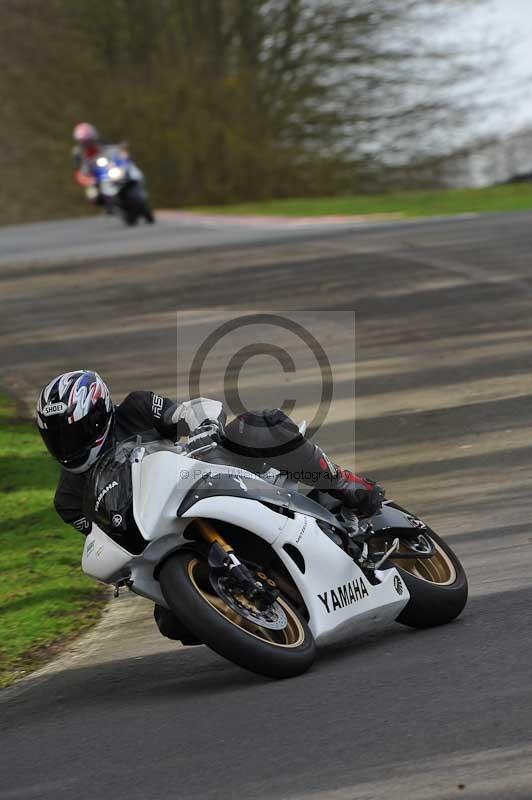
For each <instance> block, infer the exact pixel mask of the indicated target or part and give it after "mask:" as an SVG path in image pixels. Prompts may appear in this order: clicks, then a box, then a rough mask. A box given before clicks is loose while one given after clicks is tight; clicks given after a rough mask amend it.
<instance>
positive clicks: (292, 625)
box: [187, 558, 305, 648]
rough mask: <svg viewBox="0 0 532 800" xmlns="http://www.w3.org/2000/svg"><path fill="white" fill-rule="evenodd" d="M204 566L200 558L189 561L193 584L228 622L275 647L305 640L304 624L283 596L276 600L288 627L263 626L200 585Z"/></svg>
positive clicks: (297, 644) (301, 642)
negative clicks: (279, 639) (276, 628)
mask: <svg viewBox="0 0 532 800" xmlns="http://www.w3.org/2000/svg"><path fill="white" fill-rule="evenodd" d="M200 566H202V562H201V561H200V560H199V559H198V558H193V559H191V560H190V561H189V562H188V565H187V573H188V577H189V580H190V582H191V584H192V585H193V586H194V588H195V589H196V591H197V592H198V594H199V595H200V596H201V597H202V598H203V599H204V600H205V602H206V603H208V604H209V605H210V607H211V608H213V609H214V610H215V611H216V612H217V613H218V614H220V616H222V617H224V619H226V620H227V621H228V622H230V623H231V624H232V625H234V626H235V628H239V629H240V630H241V631H244V632H245V633H247V634H248V635H249V636H253V638H255V639H259V640H260V641H261V642H264V643H265V644H270V645H274V646H275V647H283V648H293V647H299V646H300V645H301V644H303V642H304V640H305V631H304V629H303V625H302V624H301V621H300V619H299V617H298V616H297V614H296V613H295V611H294V610H293V609H292V608H291V607H290V606H289V605H288V603H287V602H286V601H285V600H284V599H283V598H282V597H278V598H277V600H276V602H277V603H279V605H280V606H281V607H282V609H283V611H284V612H285V614H286V618H287V620H288V625H287V626H286V628H284V629H283V630H280V631H276V630H270V629H268V628H262V627H261V626H260V625H257V624H255V623H253V622H252V621H251V620H249V619H246V618H245V617H241V616H240V614H238V613H237V612H236V611H234V610H233V609H232V608H230V607H229V606H228V605H227V604H226V603H224V601H223V600H222V598H221V597H218V595H217V594H215V593H214V591H213V590H212V587H211V586H210V585H209V588H208V589H207V588H205V587H204V586H200V584H199V583H198V580H197V579H196V571H197V568H198V567H200ZM275 637H279V638H281V637H282V638H283V639H284V641H276V640H275Z"/></svg>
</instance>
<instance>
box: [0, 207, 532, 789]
mask: <svg viewBox="0 0 532 800" xmlns="http://www.w3.org/2000/svg"><path fill="white" fill-rule="evenodd" d="M110 222H113V221H109V220H106V221H105V225H107V226H108V227H107V228H106V230H108V231H111V233H109V234H108V238H109V240H110V243H109V244H108V248H107V249H106V248H105V247H103V248H102V247H101V240H98V242H99V243H98V247H99V248H100V249H99V250H98V251H97V252H96V253H95V252H94V250H93V249H92V248H91V245H90V242H89V243H87V241H86V239H84V238H83V236H82V237H81V238H80V239H76V235H74V233H73V230H72V228H71V226H70V224H67V223H62V224H58V225H56V228H55V230H56V234H55V236H56V239H55V244H54V247H53V248H52V245H51V244H50V245H49V246H48V245H47V247H49V251H48V253H47V255H46V258H44V257H43V249H46V248H44V247H43V248H41V247H40V246H39V235H38V234H36V232H35V226H31V230H29V231H28V232H27V233H28V237H29V238H28V237H26V236H25V231H24V229H9V231H8V233H9V248H10V249H9V253H7V252H6V251H4V250H2V235H3V234H2V231H1V230H0V283H1V287H2V289H1V293H2V299H3V304H2V305H3V308H2V318H1V322H0V325H1V329H2V338H1V343H0V358H1V362H2V365H3V374H2V381H3V384H4V385H5V386H7V388H8V389H9V390H11V391H13V392H14V393H15V394H16V395H17V396H18V397H20V398H21V399H22V400H23V401H28V402H29V401H30V400H31V399H32V398H33V397H34V395H35V393H36V391H37V390H38V388H39V386H40V384H41V383H42V382H44V381H45V380H46V379H47V378H49V377H50V375H53V374H55V373H57V372H59V371H62V370H64V369H68V368H69V367H73V368H76V367H77V366H78V365H79V364H82V365H89V366H91V367H93V368H96V369H98V370H99V371H100V372H101V373H102V374H103V375H104V376H105V377H106V379H107V380H108V381H109V382H110V384H111V386H112V388H113V389H114V391H115V393H116V396H117V398H118V399H119V398H120V396H122V395H123V394H124V393H125V392H127V391H129V390H131V389H133V388H142V387H144V388H153V389H157V390H160V391H164V392H168V393H170V394H174V393H175V391H176V388H175V387H176V311H178V310H179V313H180V314H181V315H182V316H181V320H182V321H181V330H184V331H185V334H184V340H185V344H184V350H185V351H186V352H190V349H191V347H193V342H194V339H195V337H196V335H197V333H198V331H201V330H202V327H201V326H202V325H203V322H204V320H205V318H206V317H209V315H211V316H213V317H214V318H215V319H216V320H219V319H224V318H225V319H226V318H228V317H231V315H238V313H240V311H241V310H242V309H245V310H246V311H249V310H251V311H253V310H262V311H264V310H272V311H283V312H285V313H286V312H287V311H290V310H292V309H295V308H296V307H297V308H299V309H307V310H309V309H310V310H313V311H312V315H313V316H314V317H315V318H316V319H317V320H318V321H319V320H320V319H321V320H323V321H324V322H323V324H325V320H330V319H332V320H333V321H332V322H330V328H327V331H328V336H329V334H330V339H331V341H332V342H333V344H332V348H333V351H334V352H335V354H336V356H337V363H338V364H339V366H340V367H342V368H346V365H348V362H349V359H350V358H351V356H350V355H349V353H350V351H349V350H346V352H345V354H344V357H343V360H342V354H341V352H340V351H341V340H340V339H339V338H335V336H336V333H337V329H336V328H335V327H334V319H335V318H334V317H329V316H327V315H326V314H325V312H333V311H336V312H338V315H339V316H338V320H342V319H344V318H345V317H343V316H342V315H345V314H348V313H349V312H350V311H351V310H352V309H355V311H356V365H357V370H356V409H357V425H356V460H357V467H358V468H359V469H363V470H365V471H367V472H368V473H369V474H374V475H375V476H376V477H378V478H379V479H380V481H381V482H382V483H383V484H384V485H385V486H386V488H387V492H388V496H390V497H393V498H394V499H396V500H398V501H399V502H400V503H401V504H403V505H405V506H407V507H410V508H412V509H413V510H415V511H416V512H417V513H418V514H419V515H421V516H424V517H426V518H427V519H428V520H429V522H430V523H431V524H432V525H433V527H434V528H435V529H436V530H439V531H440V533H442V534H443V535H445V536H446V537H448V539H449V541H450V542H451V544H452V546H453V547H454V548H455V550H456V551H457V553H458V554H459V556H460V557H461V559H462V560H463V563H464V565H465V567H466V571H467V573H468V577H469V581H470V601H469V603H468V606H467V607H466V610H465V612H464V614H463V615H462V617H461V618H460V619H459V620H458V621H456V622H455V623H454V624H452V625H449V626H447V627H444V628H441V629H433V630H429V631H423V632H414V631H411V630H408V629H406V628H403V627H400V626H399V625H397V626H393V627H390V628H388V629H387V630H385V631H381V632H379V633H375V634H373V635H369V636H366V637H365V638H364V639H362V640H358V641H356V642H354V643H353V644H351V645H350V646H346V647H343V648H336V649H334V650H330V651H328V652H325V653H323V654H322V656H321V658H320V659H319V660H318V661H317V662H316V664H315V666H314V667H313V668H312V670H311V671H309V672H308V673H307V674H305V675H303V676H301V677H299V678H296V679H293V680H290V681H284V682H272V681H269V680H265V679H262V678H260V677H258V676H254V675H251V674H248V673H246V672H244V671H243V670H241V669H239V668H238V667H236V666H233V665H232V664H230V663H229V662H226V661H224V660H222V659H221V658H219V657H218V656H216V655H215V654H213V653H211V652H210V651H208V650H207V649H206V648H201V647H200V648H187V649H180V650H175V651H174V650H173V646H170V647H168V646H166V643H164V642H163V643H162V644H164V645H165V647H164V648H163V649H161V650H160V651H159V650H158V649H157V647H156V646H155V647H152V648H151V649H150V651H149V652H146V651H144V650H139V652H140V653H141V655H138V653H136V652H135V648H134V647H133V646H132V645H131V643H129V646H128V643H127V642H124V641H123V640H122V639H120V638H119V637H117V640H116V643H115V647H114V655H113V658H112V659H109V658H106V659H105V660H103V661H102V660H100V661H98V659H95V660H94V661H93V662H92V663H84V664H82V665H80V666H77V667H76V668H72V669H63V670H60V671H56V672H54V673H51V674H47V675H43V676H41V677H37V678H34V679H31V680H29V681H27V682H23V683H21V684H19V685H17V686H14V687H12V688H11V689H8V690H5V691H4V692H3V693H1V694H0V737H1V738H0V743H1V746H0V800H66V799H67V798H68V800H71V798H76V800H89V798H90V800H93V799H94V798H101V797H109V798H115V800H122V799H124V800H125V798H128V800H137V798H138V800H141V799H142V800H146V799H149V800H163V799H164V800H166V798H188V799H189V800H214V799H215V798H216V800H224V798H237V797H238V798H242V800H252V799H253V798H257V799H259V798H260V799H261V800H263V799H264V800H266V798H269V799H273V798H275V800H295V799H296V798H298V799H299V798H301V799H302V798H305V800H310V799H314V798H315V800H321V799H322V798H327V799H329V798H330V799H331V800H370V798H384V797H392V798H394V800H425V798H437V800H448V799H449V800H450V799H451V798H468V800H470V799H471V798H483V799H489V800H502V798H504V799H505V800H506V799H507V798H508V799H509V800H517V799H518V798H520V799H521V800H526V799H529V798H531V797H532V669H531V663H532V637H531V635H530V623H531V618H532V612H531V609H532V523H531V522H530V517H531V511H532V475H531V469H530V462H531V433H530V431H531V424H532V369H531V367H532V356H531V344H532V258H531V253H532V224H531V223H532V220H531V218H530V215H527V214H516V215H507V216H505V215H492V216H484V217H471V218H465V219H455V220H452V219H448V220H439V221H424V222H422V223H414V222H413V223H404V224H399V223H390V224H382V225H378V226H374V227H370V226H360V227H358V228H357V227H355V226H347V225H338V226H335V227H329V228H327V229H326V228H321V227H317V228H315V229H310V230H309V229H307V228H301V229H299V230H297V231H296V230H292V231H291V232H290V233H289V234H286V232H283V231H282V230H280V229H274V227H272V228H271V229H269V231H268V235H267V236H265V234H264V228H261V227H260V226H258V227H256V228H253V226H250V227H248V228H246V232H245V235H244V234H243V235H242V237H241V238H240V239H239V238H238V232H237V231H233V232H232V233H231V236H230V237H228V235H227V231H224V229H223V227H222V223H217V224H218V225H219V226H220V227H219V230H217V229H216V226H215V227H214V228H212V229H210V233H209V237H208V241H203V239H202V236H203V233H202V230H201V229H200V228H199V227H198V228H197V229H196V231H195V233H194V232H193V231H189V233H190V239H189V246H188V247H184V246H183V247H181V250H180V252H178V249H179V245H175V246H174V247H173V248H172V247H171V246H170V244H169V243H168V242H167V246H165V247H164V248H162V247H158V245H157V242H156V238H157V236H158V235H161V236H163V238H164V236H165V234H164V233H162V234H158V233H157V228H154V229H153V231H151V230H150V232H149V235H148V234H146V237H147V238H146V240H142V239H141V236H140V235H137V232H134V233H135V236H136V237H137V239H136V240H135V241H136V242H137V244H136V247H135V252H134V253H132V254H131V257H125V256H123V255H122V256H119V255H118V254H117V245H116V238H117V237H121V240H123V237H124V233H123V231H121V230H120V232H118V229H117V231H116V234H114V233H112V231H113V230H114V229H113V228H112V226H110ZM83 224H87V223H86V222H85V223H80V222H77V223H72V225H74V226H75V228H76V230H78V231H79V230H80V226H81V228H83ZM98 224H100V223H99V222H96V223H94V222H91V223H90V225H93V226H94V225H98ZM187 225H189V226H192V228H193V227H194V223H193V222H191V221H188V222H187ZM69 226H70V227H69ZM46 230H48V229H46ZM93 230H96V228H93ZM139 230H143V229H139ZM61 231H63V234H61ZM65 231H68V233H65ZM61 235H63V236H64V237H65V241H66V244H67V245H68V246H66V245H65V247H63V246H62V240H61ZM84 235H85V234H84ZM69 237H70V238H69ZM52 238H53V237H52ZM48 241H51V240H48ZM202 242H203V243H204V244H205V249H203V248H202ZM72 248H73V249H74V250H75V255H72ZM52 250H53V252H52ZM163 250H164V251H165V252H163ZM9 254H11V255H9ZM340 312H341V313H340ZM327 324H329V323H327ZM178 329H179V321H178ZM346 341H347V339H346ZM220 369H221V367H217V366H216V365H213V366H212V367H211V368H210V369H209V371H208V374H207V375H206V385H207V386H212V391H213V392H215V390H216V384H217V382H219V380H220V376H221V375H223V371H222V372H220V371H219V370H220ZM251 375H252V373H251ZM248 380H249V383H250V384H254V381H253V380H252V377H249V376H248ZM276 380H277V381H278V384H279V385H280V384H281V382H282V376H281V377H279V367H278V365H276V364H272V365H271V366H270V372H269V373H268V372H267V371H260V374H258V375H257V379H256V385H257V386H259V388H260V392H261V396H262V397H264V398H265V400H264V404H265V405H268V404H270V403H272V402H273V401H274V400H275V397H276V395H275V388H276V385H277V384H276ZM316 380H317V378H316V376H315V375H313V374H309V373H305V375H304V379H303V378H302V379H301V381H300V383H301V385H302V386H303V388H304V390H305V392H307V391H308V392H310V390H311V389H312V384H313V382H314V383H315V382H316ZM295 383H298V380H295ZM348 384H349V381H348V380H347V379H346V387H347V385H348ZM254 385H255V384H254ZM346 387H344V389H345V391H343V390H342V391H340V393H339V394H338V395H337V397H338V402H337V404H336V405H335V408H334V409H333V411H332V412H331V414H330V416H329V417H328V419H327V421H326V423H325V425H324V427H323V428H322V430H321V431H320V433H319V439H320V441H321V442H322V443H323V444H324V445H325V446H326V447H328V448H329V449H330V451H331V453H332V454H333V455H334V456H335V457H336V458H337V459H338V460H340V459H343V460H346V459H349V453H350V452H352V451H350V447H349V446H348V445H346V440H348V439H349V431H350V428H351V419H350V415H351V409H352V403H351V400H350V398H349V392H348V390H347V388H346ZM251 388H253V387H251ZM284 388H285V387H284V386H283V391H284ZM250 391H251V389H250ZM73 535H74V534H73ZM124 630H126V631H127V627H125V628H124ZM154 641H157V640H154ZM161 641H162V640H161ZM161 646H162V645H161Z"/></svg>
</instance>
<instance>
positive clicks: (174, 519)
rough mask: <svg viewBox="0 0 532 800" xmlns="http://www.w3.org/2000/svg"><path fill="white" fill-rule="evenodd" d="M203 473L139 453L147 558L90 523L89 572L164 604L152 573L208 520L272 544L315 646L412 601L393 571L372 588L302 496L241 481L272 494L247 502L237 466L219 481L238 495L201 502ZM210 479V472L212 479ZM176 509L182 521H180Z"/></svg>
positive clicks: (380, 575)
mask: <svg viewBox="0 0 532 800" xmlns="http://www.w3.org/2000/svg"><path fill="white" fill-rule="evenodd" d="M206 469H209V470H212V465H206V464H204V463H202V462H198V461H194V460H193V459H190V458H187V457H184V456H182V455H179V454H178V453H176V452H172V451H171V450H166V451H163V452H155V453H150V454H147V455H145V456H139V458H138V459H136V460H135V461H134V463H133V464H132V485H133V510H134V516H135V520H136V522H137V525H138V527H139V529H140V531H141V533H142V535H143V537H144V538H145V539H146V541H147V542H148V544H147V546H146V548H145V549H144V551H143V552H142V553H140V554H138V555H133V554H131V553H128V552H127V551H125V550H124V549H123V548H121V547H120V546H119V545H118V544H117V543H116V542H114V541H113V540H112V539H111V538H110V537H109V536H107V535H106V534H105V533H104V532H103V531H100V530H99V529H98V528H97V526H93V531H92V532H91V534H89V536H88V537H87V539H86V542H85V550H84V554H83V569H84V571H85V572H87V573H88V574H89V575H92V576H93V577H95V578H97V579H99V580H102V581H104V582H107V583H114V582H116V581H117V580H118V579H120V578H123V577H128V578H129V581H130V583H131V588H132V590H133V591H134V592H136V593H137V594H141V595H143V596H144V597H148V598H150V599H151V600H153V601H155V602H156V603H159V604H161V605H166V603H165V601H164V599H163V598H162V596H161V591H160V586H159V583H158V581H157V579H156V578H155V576H154V572H155V570H156V567H157V566H158V564H159V563H161V561H163V560H164V559H165V558H166V557H167V555H168V554H169V553H170V552H172V551H174V550H175V549H176V548H177V547H179V546H182V545H183V544H185V542H186V539H185V537H184V535H183V532H184V530H185V528H186V526H187V525H188V524H190V520H191V518H194V517H206V518H210V519H213V520H216V519H218V520H221V521H227V522H231V523H233V524H236V525H239V526H240V527H242V528H244V529H247V530H249V531H251V532H252V533H254V534H255V535H257V536H259V537H260V538H262V539H264V540H265V541H267V542H268V543H269V544H270V546H271V547H272V548H273V550H274V551H275V552H276V553H277V555H278V556H279V558H280V559H281V561H282V562H283V563H284V564H285V566H286V568H287V569H288V571H289V572H290V575H291V576H292V578H293V580H294V582H295V583H296V585H297V587H298V589H299V591H300V593H301V595H302V597H303V600H304V602H305V605H306V607H307V610H308V613H309V626H310V629H311V631H312V633H313V635H314V637H315V639H316V641H317V642H318V643H320V644H321V643H328V642H332V641H336V640H339V639H345V638H347V637H349V636H352V635H356V634H358V633H360V632H362V631H366V630H372V629H373V628H374V627H375V626H376V625H378V624H380V623H385V622H388V621H392V620H394V619H396V618H397V616H398V615H399V614H400V612H401V610H402V609H403V608H404V606H405V605H406V603H407V602H408V600H409V593H408V590H407V588H406V586H405V585H404V583H403V582H402V580H401V578H400V576H399V573H398V571H397V570H396V569H395V568H391V569H386V570H382V571H377V573H376V577H377V579H378V582H377V583H376V585H372V584H370V583H369V580H368V578H367V577H366V576H365V575H364V573H363V572H362V570H361V569H360V568H359V567H358V566H357V565H356V564H355V563H354V561H353V560H352V559H351V558H350V556H348V555H347V553H345V552H344V551H343V550H342V549H341V548H340V547H338V545H336V544H335V543H334V542H332V541H331V540H330V539H329V538H328V537H327V536H326V535H325V534H324V533H323V531H322V530H321V529H320V528H319V525H318V520H320V521H321V520H322V519H325V521H329V518H328V515H327V514H326V513H324V511H322V509H321V508H320V507H319V506H318V509H319V512H320V513H319V515H318V513H317V510H316V508H314V506H316V505H317V504H315V503H313V502H312V501H310V500H309V499H308V498H304V496H303V495H299V496H298V493H287V494H290V495H291V496H290V497H285V496H284V495H283V492H284V491H286V490H282V489H280V487H275V486H271V485H269V484H267V483H266V482H264V481H261V479H260V478H256V477H253V476H251V475H250V476H249V477H248V476H245V477H241V481H242V483H243V484H245V485H246V486H248V487H250V486H252V482H253V481H255V482H257V483H265V487H263V486H260V487H259V486H254V487H253V491H254V492H256V493H258V494H259V495H260V496H264V497H267V499H266V500H265V501H264V502H266V503H268V505H264V502H260V500H257V499H255V498H254V497H250V491H249V488H248V491H247V492H246V491H245V490H244V488H243V487H242V486H240V484H239V483H238V482H237V481H235V480H234V478H233V477H231V476H234V473H235V470H234V467H228V468H227V469H226V470H224V469H223V466H222V465H217V466H216V469H217V473H218V477H219V476H220V474H221V475H222V477H221V481H222V482H225V479H229V480H231V483H233V484H234V486H235V489H238V488H239V487H240V492H241V493H240V496H235V495H234V494H226V495H225V496H223V495H220V494H213V495H211V496H208V492H207V493H206V496H204V497H203V498H202V499H200V496H199V492H198V491H197V490H196V487H197V485H198V481H199V479H201V478H202V475H205V472H206ZM223 473H225V474H223ZM212 477H214V476H213V475H212V474H211V473H210V472H209V474H208V475H207V478H208V479H209V478H212ZM206 483H207V488H208V489H212V488H213V487H209V486H208V480H207V481H206ZM211 483H213V484H214V481H213V480H211ZM268 489H270V490H272V492H273V497H275V498H283V500H284V501H286V502H288V500H290V501H292V498H293V497H297V501H296V502H301V501H300V500H299V498H303V506H304V507H305V508H308V509H309V512H310V513H303V512H300V511H298V510H295V507H294V506H293V507H292V509H289V508H288V507H287V506H284V505H283V504H282V503H277V504H276V503H273V502H272V492H270V491H268ZM233 491H234V490H233ZM278 491H279V492H280V493H279V494H278V493H277V492H278ZM190 495H191V497H192V499H194V501H195V502H194V503H189V502H188V501H187V505H188V506H189V507H188V509H187V510H183V503H184V501H185V499H186V498H187V497H189V496H190ZM196 496H197V499H196ZM189 499H190V497H189ZM305 500H306V501H307V503H304V501H305ZM283 508H285V509H286V508H288V510H289V511H291V513H290V514H289V515H288V516H287V515H286V514H283V513H281V510H282V509H283ZM178 509H179V511H180V513H181V517H178V516H177V513H178ZM276 509H279V510H278V511H277V510H276ZM393 511H396V510H395V509H393ZM397 513H398V514H402V512H397ZM314 514H316V516H314ZM402 516H403V518H405V517H404V515H402ZM392 517H393V518H394V519H395V517H396V515H395V514H393V512H390V515H383V520H382V522H383V523H386V522H387V520H388V521H390V520H392ZM405 519H406V518H405ZM335 523H336V520H335ZM394 525H397V522H394ZM287 546H288V547H287ZM291 548H295V549H296V550H298V551H299V553H300V554H301V556H302V558H303V560H304V571H302V570H301V568H300V567H299V566H298V565H297V562H296V561H294V558H293V557H292V556H293V550H292V555H291Z"/></svg>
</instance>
